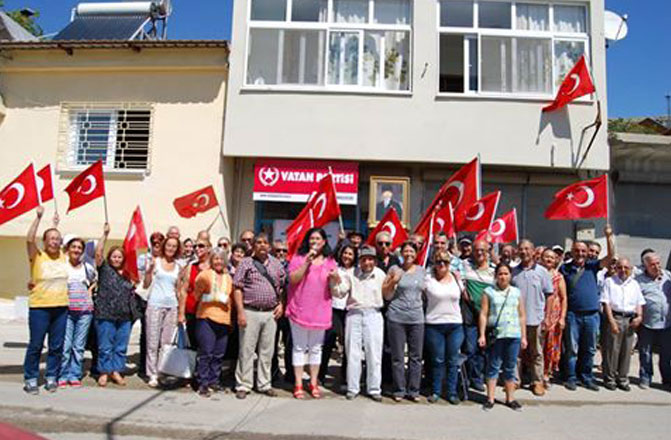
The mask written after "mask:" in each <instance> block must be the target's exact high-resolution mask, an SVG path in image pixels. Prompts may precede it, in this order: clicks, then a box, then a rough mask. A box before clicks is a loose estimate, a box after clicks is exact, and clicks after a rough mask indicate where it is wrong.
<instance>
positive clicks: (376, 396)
mask: <svg viewBox="0 0 671 440" xmlns="http://www.w3.org/2000/svg"><path fill="white" fill-rule="evenodd" d="M370 398H371V399H372V400H373V401H374V402H378V403H380V402H382V394H371V395H370Z"/></svg>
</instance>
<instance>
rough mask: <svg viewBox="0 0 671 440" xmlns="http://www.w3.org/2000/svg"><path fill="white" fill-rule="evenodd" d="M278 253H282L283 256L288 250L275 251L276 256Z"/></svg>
mask: <svg viewBox="0 0 671 440" xmlns="http://www.w3.org/2000/svg"><path fill="white" fill-rule="evenodd" d="M280 252H281V253H283V254H286V253H287V252H289V250H288V249H275V253H276V254H279V253H280Z"/></svg>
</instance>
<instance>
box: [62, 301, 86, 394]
mask: <svg viewBox="0 0 671 440" xmlns="http://www.w3.org/2000/svg"><path fill="white" fill-rule="evenodd" d="M91 321H93V313H92V312H73V311H72V310H70V311H68V318H67V325H66V329H65V344H64V345H63V363H61V376H60V378H59V380H61V381H75V380H81V378H82V362H83V360H84V348H85V347H86V340H87V339H88V337H89V328H90V327H91Z"/></svg>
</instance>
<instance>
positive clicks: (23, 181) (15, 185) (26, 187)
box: [0, 164, 40, 225]
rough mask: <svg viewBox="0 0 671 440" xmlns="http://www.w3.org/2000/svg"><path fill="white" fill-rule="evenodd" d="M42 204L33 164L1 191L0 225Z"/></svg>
mask: <svg viewBox="0 0 671 440" xmlns="http://www.w3.org/2000/svg"><path fill="white" fill-rule="evenodd" d="M39 204H40V196H39V191H38V190H37V182H36V180H35V168H34V167H33V164H30V165H28V168H26V169H25V170H23V172H22V173H21V174H19V175H18V177H17V178H16V179H14V180H12V182H11V183H10V184H9V185H7V186H6V187H4V188H3V189H2V191H0V225H2V224H4V223H7V222H8V221H10V220H12V219H14V218H16V217H18V216H20V215H21V214H25V213H26V212H28V211H30V210H31V209H35V208H37V206H38V205H39Z"/></svg>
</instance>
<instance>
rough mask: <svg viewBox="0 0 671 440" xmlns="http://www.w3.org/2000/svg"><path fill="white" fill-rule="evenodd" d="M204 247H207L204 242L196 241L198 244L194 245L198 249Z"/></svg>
mask: <svg viewBox="0 0 671 440" xmlns="http://www.w3.org/2000/svg"><path fill="white" fill-rule="evenodd" d="M206 247H207V245H206V244H203V243H198V244H197V245H196V248H198V249H205V248H206Z"/></svg>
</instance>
